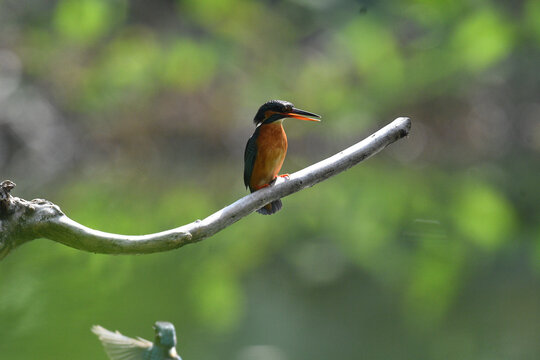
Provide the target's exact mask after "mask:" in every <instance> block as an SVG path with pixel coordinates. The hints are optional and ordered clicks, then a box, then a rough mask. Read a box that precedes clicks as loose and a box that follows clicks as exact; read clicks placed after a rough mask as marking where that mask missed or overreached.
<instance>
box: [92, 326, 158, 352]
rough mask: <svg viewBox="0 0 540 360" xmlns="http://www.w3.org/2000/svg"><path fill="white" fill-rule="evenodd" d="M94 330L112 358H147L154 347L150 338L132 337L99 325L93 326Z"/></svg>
mask: <svg viewBox="0 0 540 360" xmlns="http://www.w3.org/2000/svg"><path fill="white" fill-rule="evenodd" d="M92 332H93V333H94V334H96V335H97V336H98V338H99V341H101V343H102V344H103V347H104V348H105V352H106V353H107V355H108V356H109V358H110V359H111V360H146V359H147V358H148V354H149V353H150V350H151V348H152V342H150V341H148V340H145V339H141V338H137V339H132V338H130V337H127V336H124V335H122V334H120V333H119V332H118V331H116V332H112V331H109V330H107V329H105V328H103V327H101V326H99V325H96V326H93V327H92Z"/></svg>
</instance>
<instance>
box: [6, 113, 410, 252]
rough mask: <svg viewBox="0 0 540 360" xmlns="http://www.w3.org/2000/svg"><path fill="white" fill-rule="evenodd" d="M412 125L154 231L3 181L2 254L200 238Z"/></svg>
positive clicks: (133, 248) (389, 129)
mask: <svg viewBox="0 0 540 360" xmlns="http://www.w3.org/2000/svg"><path fill="white" fill-rule="evenodd" d="M410 128H411V121H410V119H409V118H405V117H400V118H397V119H396V120H394V121H393V122H392V123H390V124H389V125H387V126H385V127H383V128H382V129H380V130H379V131H377V132H376V133H374V134H372V135H371V136H369V137H368V138H366V139H364V140H362V141H361V142H359V143H357V144H355V145H353V146H351V147H349V148H347V149H345V150H343V151H341V152H340V153H338V154H336V155H334V156H332V157H329V158H327V159H326V160H323V161H320V162H318V163H316V164H314V165H311V166H309V167H307V168H305V169H303V170H300V171H298V172H296V173H294V174H292V175H290V177H289V178H285V179H283V178H278V181H276V183H275V184H273V185H272V186H268V187H266V188H264V189H261V190H259V191H256V192H254V193H252V194H250V195H247V196H245V197H243V198H241V199H240V200H238V201H236V202H234V203H233V204H231V205H229V206H227V207H225V208H223V209H221V210H219V211H218V212H216V213H214V214H212V215H210V216H208V217H207V218H206V219H204V220H197V221H194V222H192V223H190V224H187V225H184V226H181V227H178V228H175V229H171V230H167V231H163V232H160V233H155V234H149V235H137V236H130V235H119V234H111V233H106V232H102V231H98V230H93V229H90V228H88V227H86V226H83V225H81V224H79V223H77V222H76V221H73V220H71V219H70V218H69V217H67V216H66V215H65V214H64V213H63V212H62V211H61V210H60V208H59V207H58V206H57V205H55V204H53V203H51V202H49V201H47V200H42V199H35V200H32V201H27V200H23V199H20V198H17V197H13V196H12V195H10V190H11V189H13V187H14V186H15V184H14V183H12V182H11V181H9V180H6V181H4V182H2V183H1V184H0V259H1V258H3V257H5V256H6V255H7V254H8V253H9V252H10V251H11V250H12V249H14V248H16V247H17V246H20V245H21V244H24V243H25V242H28V241H30V240H34V239H38V238H47V239H50V240H53V241H57V242H60V243H62V244H64V245H67V246H71V247H74V248H76V249H80V250H84V251H90V252H95V253H104V254H148V253H154V252H159V251H167V250H172V249H176V248H179V247H181V246H184V245H186V244H190V243H194V242H198V241H201V240H203V239H205V238H207V237H209V236H212V235H214V234H215V233H217V232H218V231H220V230H222V229H224V228H226V227H227V226H229V225H231V224H232V223H234V222H236V221H238V220H240V219H241V218H243V217H244V216H246V215H248V214H250V213H252V212H253V211H255V210H257V209H259V208H261V207H262V206H264V205H265V204H267V203H269V202H271V201H274V200H277V199H279V198H283V197H285V196H287V195H290V194H292V193H295V192H297V191H300V190H302V189H304V188H307V187H311V186H313V185H315V184H317V183H319V182H321V181H323V180H326V179H328V178H329V177H331V176H334V175H336V174H338V173H340V172H342V171H344V170H347V169H348V168H350V167H351V166H354V165H356V164H358V163H359V162H361V161H362V160H365V159H367V158H368V157H370V156H372V155H374V154H376V153H378V152H379V151H381V150H382V149H384V148H385V147H386V146H388V145H389V144H391V143H393V142H395V141H397V140H399V139H401V138H403V137H405V136H407V134H408V133H409V130H410ZM179 206H180V205H179Z"/></svg>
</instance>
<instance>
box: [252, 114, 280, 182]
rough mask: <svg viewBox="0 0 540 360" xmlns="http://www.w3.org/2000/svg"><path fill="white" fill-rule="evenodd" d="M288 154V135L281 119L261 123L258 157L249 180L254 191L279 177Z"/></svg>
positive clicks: (258, 138)
mask: <svg viewBox="0 0 540 360" xmlns="http://www.w3.org/2000/svg"><path fill="white" fill-rule="evenodd" d="M286 154H287V136H286V135H285V130H283V126H282V125H281V121H279V122H278V121H276V122H274V123H271V124H268V125H261V128H260V129H259V136H258V137H257V157H256V158H255V165H254V166H253V172H252V173H251V179H250V182H249V187H250V189H251V190H252V191H254V190H258V189H260V188H261V187H263V186H264V185H268V184H269V183H270V182H271V181H272V180H274V179H275V178H276V177H277V175H278V173H279V170H281V166H282V165H283V160H285V155H286Z"/></svg>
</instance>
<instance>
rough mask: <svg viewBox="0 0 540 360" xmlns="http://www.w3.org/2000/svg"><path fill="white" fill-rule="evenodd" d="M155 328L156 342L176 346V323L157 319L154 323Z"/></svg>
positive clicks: (166, 345)
mask: <svg viewBox="0 0 540 360" xmlns="http://www.w3.org/2000/svg"><path fill="white" fill-rule="evenodd" d="M154 330H155V333H156V337H155V341H154V342H155V343H156V344H160V345H163V346H165V347H168V348H170V347H174V346H176V332H175V331H174V325H173V324H171V323H170V322H166V321H156V323H155V324H154Z"/></svg>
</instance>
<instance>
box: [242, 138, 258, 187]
mask: <svg viewBox="0 0 540 360" xmlns="http://www.w3.org/2000/svg"><path fill="white" fill-rule="evenodd" d="M258 135H259V128H257V130H255V132H254V133H253V135H252V136H251V137H250V138H249V140H248V142H247V144H246V150H245V151H244V185H246V187H248V186H249V180H250V179H251V173H252V172H253V167H254V166H255V158H256V157H257V136H258Z"/></svg>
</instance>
